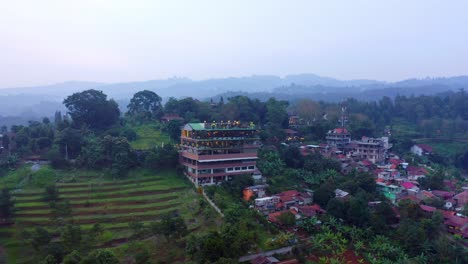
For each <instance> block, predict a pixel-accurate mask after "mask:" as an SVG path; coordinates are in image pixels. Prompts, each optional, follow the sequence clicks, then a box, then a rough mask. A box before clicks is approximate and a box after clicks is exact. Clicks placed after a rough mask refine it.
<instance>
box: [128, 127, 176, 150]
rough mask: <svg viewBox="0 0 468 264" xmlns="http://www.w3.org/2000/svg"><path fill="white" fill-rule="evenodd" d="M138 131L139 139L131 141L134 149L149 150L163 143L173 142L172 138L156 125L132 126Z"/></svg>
mask: <svg viewBox="0 0 468 264" xmlns="http://www.w3.org/2000/svg"><path fill="white" fill-rule="evenodd" d="M132 129H133V130H135V132H136V133H137V139H136V140H134V141H132V142H130V145H131V146H132V148H134V149H138V150H147V149H151V148H152V147H154V146H160V145H161V144H162V143H164V144H167V143H169V142H171V138H170V137H169V136H168V135H167V134H165V133H163V132H161V131H160V130H158V129H157V127H156V126H154V125H141V126H136V127H133V128H132Z"/></svg>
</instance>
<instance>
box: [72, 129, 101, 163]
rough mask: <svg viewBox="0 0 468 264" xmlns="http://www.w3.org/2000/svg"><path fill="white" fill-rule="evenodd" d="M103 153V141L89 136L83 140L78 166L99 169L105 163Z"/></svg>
mask: <svg viewBox="0 0 468 264" xmlns="http://www.w3.org/2000/svg"><path fill="white" fill-rule="evenodd" d="M103 151H104V150H103V145H102V141H101V140H100V139H99V138H97V137H95V136H92V135H88V136H86V137H85V138H84V139H83V145H82V147H81V152H80V154H79V156H78V158H77V164H78V165H79V166H82V167H85V168H88V169H99V168H101V167H102V166H103V163H105V160H104V157H103V156H104V155H103Z"/></svg>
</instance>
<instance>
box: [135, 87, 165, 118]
mask: <svg viewBox="0 0 468 264" xmlns="http://www.w3.org/2000/svg"><path fill="white" fill-rule="evenodd" d="M161 101H162V99H161V97H160V96H159V95H157V94H156V93H155V92H153V91H148V90H144V91H140V92H137V93H136V94H134V95H133V97H132V99H131V100H130V104H129V105H128V106H127V108H128V114H129V115H130V116H133V117H137V118H140V119H143V120H150V119H157V118H160V117H161V115H162V113H163V108H162V104H161Z"/></svg>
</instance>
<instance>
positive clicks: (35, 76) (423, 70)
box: [0, 0, 468, 88]
mask: <svg viewBox="0 0 468 264" xmlns="http://www.w3.org/2000/svg"><path fill="white" fill-rule="evenodd" d="M296 73H316V74H319V75H325V76H331V77H337V78H342V79H353V78H372V79H381V80H390V81H392V80H399V79H404V78H410V77H426V76H453V75H466V74H468V1H462V0H460V1H431V0H421V1H419V0H403V1H391V0H388V1H375V0H369V1H357V0H352V1H348V0H342V1H330V0H322V1H312V0H305V1H294V0H287V1H286V0H284V1H273V0H269V1H255V0H246V1H243V0H232V1H227V0H214V1H203V0H191V1H189V0H186V1H176V0H167V1H156V0H148V1H137V0H128V1H118V0H108V1H107V0H106V1H104V0H102V1H100V0H89V1H88V0H79V1H64V0H56V1H51V0H31V1H21V0H0V87H3V88H4V87H13V86H23V85H39V84H48V83H55V82H61V81H66V80H83V81H84V80H86V81H101V82H117V81H136V80H148V79H159V78H168V77H173V76H185V77H190V78H193V79H203V78H211V77H227V76H243V75H252V74H275V75H287V74H296Z"/></svg>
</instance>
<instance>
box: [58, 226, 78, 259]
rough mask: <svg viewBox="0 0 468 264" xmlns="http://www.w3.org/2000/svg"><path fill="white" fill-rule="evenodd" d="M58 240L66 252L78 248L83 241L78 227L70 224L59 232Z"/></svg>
mask: <svg viewBox="0 0 468 264" xmlns="http://www.w3.org/2000/svg"><path fill="white" fill-rule="evenodd" d="M60 238H61V240H62V243H63V247H64V249H65V250H66V251H67V252H71V251H73V250H74V249H78V248H80V246H81V243H82V239H83V235H82V231H81V228H80V226H79V225H71V224H69V225H66V226H65V227H64V228H63V229H62V231H61V235H60Z"/></svg>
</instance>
